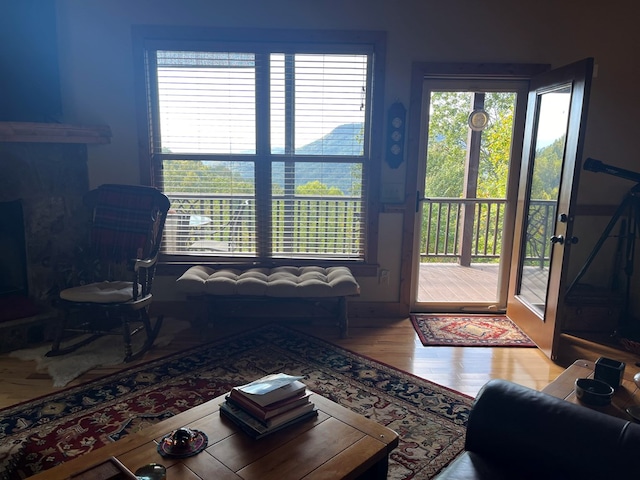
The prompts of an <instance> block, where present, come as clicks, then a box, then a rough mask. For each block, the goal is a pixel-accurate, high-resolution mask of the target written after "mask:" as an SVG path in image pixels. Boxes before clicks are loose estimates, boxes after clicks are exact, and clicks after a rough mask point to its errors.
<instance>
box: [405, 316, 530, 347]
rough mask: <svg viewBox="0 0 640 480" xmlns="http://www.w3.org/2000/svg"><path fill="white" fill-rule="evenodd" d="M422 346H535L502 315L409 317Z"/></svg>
mask: <svg viewBox="0 0 640 480" xmlns="http://www.w3.org/2000/svg"><path fill="white" fill-rule="evenodd" d="M411 323H412V324H413V328H415V330H416V333H417V334H418V337H419V338H420V341H421V342H422V344H423V345H424V346H449V347H535V346H536V344H535V343H533V342H532V341H531V339H530V338H529V337H528V336H527V335H526V334H525V333H524V332H523V331H522V330H520V328H518V326H517V325H516V324H515V323H513V322H512V321H511V320H510V319H508V318H507V317H506V316H504V315H459V314H424V313H415V314H413V313H412V314H411Z"/></svg>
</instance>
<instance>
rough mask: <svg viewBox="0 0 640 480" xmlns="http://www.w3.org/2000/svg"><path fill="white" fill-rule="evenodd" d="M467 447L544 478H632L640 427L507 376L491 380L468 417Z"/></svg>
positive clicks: (635, 470) (637, 450)
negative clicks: (512, 381) (506, 377)
mask: <svg viewBox="0 0 640 480" xmlns="http://www.w3.org/2000/svg"><path fill="white" fill-rule="evenodd" d="M465 448H466V450H467V451H469V452H474V453H476V454H478V455H480V456H481V457H483V458H484V459H486V460H487V461H489V462H492V463H495V462H499V463H500V464H502V465H509V466H511V467H513V468H514V469H517V470H514V472H517V471H522V470H523V469H524V470H525V471H529V472H531V473H533V472H539V473H542V474H544V478H580V479H586V478H633V477H632V476H630V475H636V474H638V472H639V470H638V469H637V466H636V465H635V461H634V458H636V457H637V455H638V454H639V453H640V426H638V425H635V424H631V423H630V422H626V421H624V420H622V419H620V418H616V417H612V416H610V415H606V414H604V413H601V412H598V411H595V410H591V409H589V408H587V407H584V406H581V405H576V404H573V403H570V402H567V401H565V400H561V399H559V398H556V397H553V396H551V395H547V394H545V393H542V392H538V391H536V390H533V389H530V388H527V387H524V386H522V385H517V384H515V383H511V382H508V381H505V380H491V381H489V382H488V383H487V384H486V385H485V386H484V387H483V388H482V389H481V391H480V392H479V394H478V396H477V397H476V400H475V402H474V405H473V408H472V410H471V413H470V415H469V422H468V425H467V436H466V444H465Z"/></svg>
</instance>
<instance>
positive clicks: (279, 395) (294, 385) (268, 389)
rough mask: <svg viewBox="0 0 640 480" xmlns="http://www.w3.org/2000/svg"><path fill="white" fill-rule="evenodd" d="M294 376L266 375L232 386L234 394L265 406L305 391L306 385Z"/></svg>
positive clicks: (282, 374) (281, 374)
mask: <svg viewBox="0 0 640 480" xmlns="http://www.w3.org/2000/svg"><path fill="white" fill-rule="evenodd" d="M302 378H303V377H296V376H292V375H287V374H284V373H276V374H273V375H266V376H264V377H262V378H259V379H258V380H254V381H253V382H251V383H247V384H245V385H241V386H239V387H233V389H232V393H233V394H234V395H241V396H244V397H246V398H248V399H249V400H251V401H252V402H254V403H256V404H258V405H260V406H261V407H265V406H267V405H271V404H272V403H275V402H278V401H281V400H283V399H285V398H291V397H295V396H296V395H299V394H300V392H302V391H305V390H306V388H307V386H306V385H305V384H304V383H302V382H301V381H300V380H301V379H302Z"/></svg>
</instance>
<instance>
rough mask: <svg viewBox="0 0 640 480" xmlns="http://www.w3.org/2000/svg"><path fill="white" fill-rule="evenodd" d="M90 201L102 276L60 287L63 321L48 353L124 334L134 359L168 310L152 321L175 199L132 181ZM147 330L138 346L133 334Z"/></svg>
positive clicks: (127, 350)
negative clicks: (157, 277) (168, 217)
mask: <svg viewBox="0 0 640 480" xmlns="http://www.w3.org/2000/svg"><path fill="white" fill-rule="evenodd" d="M84 202H85V205H86V206H87V207H88V208H89V209H90V211H91V214H92V215H91V225H90V245H91V253H92V256H93V258H94V259H95V260H96V262H97V265H98V272H99V273H98V275H99V279H100V280H101V281H95V282H93V283H89V284H85V285H79V286H75V287H71V288H67V289H65V290H62V291H61V292H60V299H59V301H58V305H57V306H58V310H59V312H60V315H59V319H58V325H57V328H56V331H55V334H54V340H53V345H52V347H51V350H50V351H49V352H48V353H47V354H46V355H47V356H49V357H50V356H56V355H64V354H67V353H70V352H72V351H74V350H76V349H77V348H79V347H81V346H83V345H87V344H88V343H90V342H92V341H94V340H96V339H97V338H99V337H101V336H103V335H122V338H123V340H124V349H125V362H129V361H131V360H134V359H137V358H140V357H141V356H142V355H143V354H144V353H145V352H146V351H147V350H148V349H149V348H151V346H152V345H153V342H154V341H155V338H156V336H157V334H158V331H159V330H160V327H161V326H162V316H159V317H158V318H157V319H156V322H155V324H154V325H153V326H152V325H151V320H150V318H149V313H148V310H149V305H150V304H151V300H152V295H151V287H152V283H153V277H154V275H155V269H156V261H157V258H158V253H159V250H160V243H161V240H162V232H163V230H164V223H165V219H166V215H167V211H168V210H169V206H170V202H169V199H168V198H167V197H166V196H165V195H163V194H162V193H161V192H160V191H158V190H156V189H155V188H151V187H143V186H131V185H102V186H100V187H98V188H97V189H95V190H92V191H90V192H88V193H87V194H86V196H85V198H84ZM132 327H133V329H132ZM143 332H144V333H145V334H146V336H145V339H144V343H143V344H142V346H141V347H139V348H137V349H136V351H135V352H134V351H133V347H132V336H133V335H135V334H137V333H143ZM82 334H84V335H82ZM69 337H73V338H71V339H70V340H67V339H69ZM63 342H64V345H63Z"/></svg>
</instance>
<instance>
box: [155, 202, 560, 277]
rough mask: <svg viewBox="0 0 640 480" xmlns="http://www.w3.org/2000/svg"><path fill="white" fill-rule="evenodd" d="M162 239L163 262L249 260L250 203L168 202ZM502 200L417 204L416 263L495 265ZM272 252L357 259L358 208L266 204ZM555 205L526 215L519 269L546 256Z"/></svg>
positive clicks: (540, 205)
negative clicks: (173, 258)
mask: <svg viewBox="0 0 640 480" xmlns="http://www.w3.org/2000/svg"><path fill="white" fill-rule="evenodd" d="M169 198H170V200H171V211H170V214H169V216H168V219H167V224H166V227H165V235H164V251H165V253H169V254H213V255H215V254H227V255H228V254H232V255H234V256H243V255H244V256H251V255H255V254H256V249H257V247H256V234H255V231H256V218H255V204H254V199H253V196H251V195H233V196H230V195H229V194H226V195H220V196H216V195H210V194H208V195H206V196H205V195H202V194H169ZM505 207H506V201H505V200H504V199H491V198H489V199H486V198H480V199H462V198H430V199H426V200H425V201H424V210H423V215H422V222H423V226H422V235H421V239H420V258H421V262H423V263H428V262H436V263H443V262H458V263H460V264H461V265H466V266H468V265H470V264H471V263H482V262H484V263H491V262H497V261H498V260H499V258H500V254H501V251H502V240H503V238H502V237H503V223H504V214H505ZM272 208H273V209H274V210H273V234H272V237H273V238H272V243H273V250H274V251H275V252H277V253H279V254H282V255H286V254H287V253H288V252H295V253H298V254H300V253H303V254H304V253H305V252H306V253H310V254H325V255H328V256H337V257H343V258H346V257H353V258H355V257H357V255H358V253H359V252H360V249H361V248H362V241H363V235H362V232H361V229H360V215H361V213H362V212H361V202H360V201H359V200H358V199H355V198H352V197H344V196H333V197H329V196H323V197H315V196H301V197H294V198H286V199H285V198H284V197H283V198H277V197H276V198H274V202H273V206H272ZM554 219H555V203H554V202H551V201H544V200H537V201H533V202H531V205H530V209H529V218H528V228H527V243H526V265H539V266H544V265H545V264H548V261H549V256H550V246H551V245H550V242H549V238H550V236H551V232H553V224H554Z"/></svg>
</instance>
